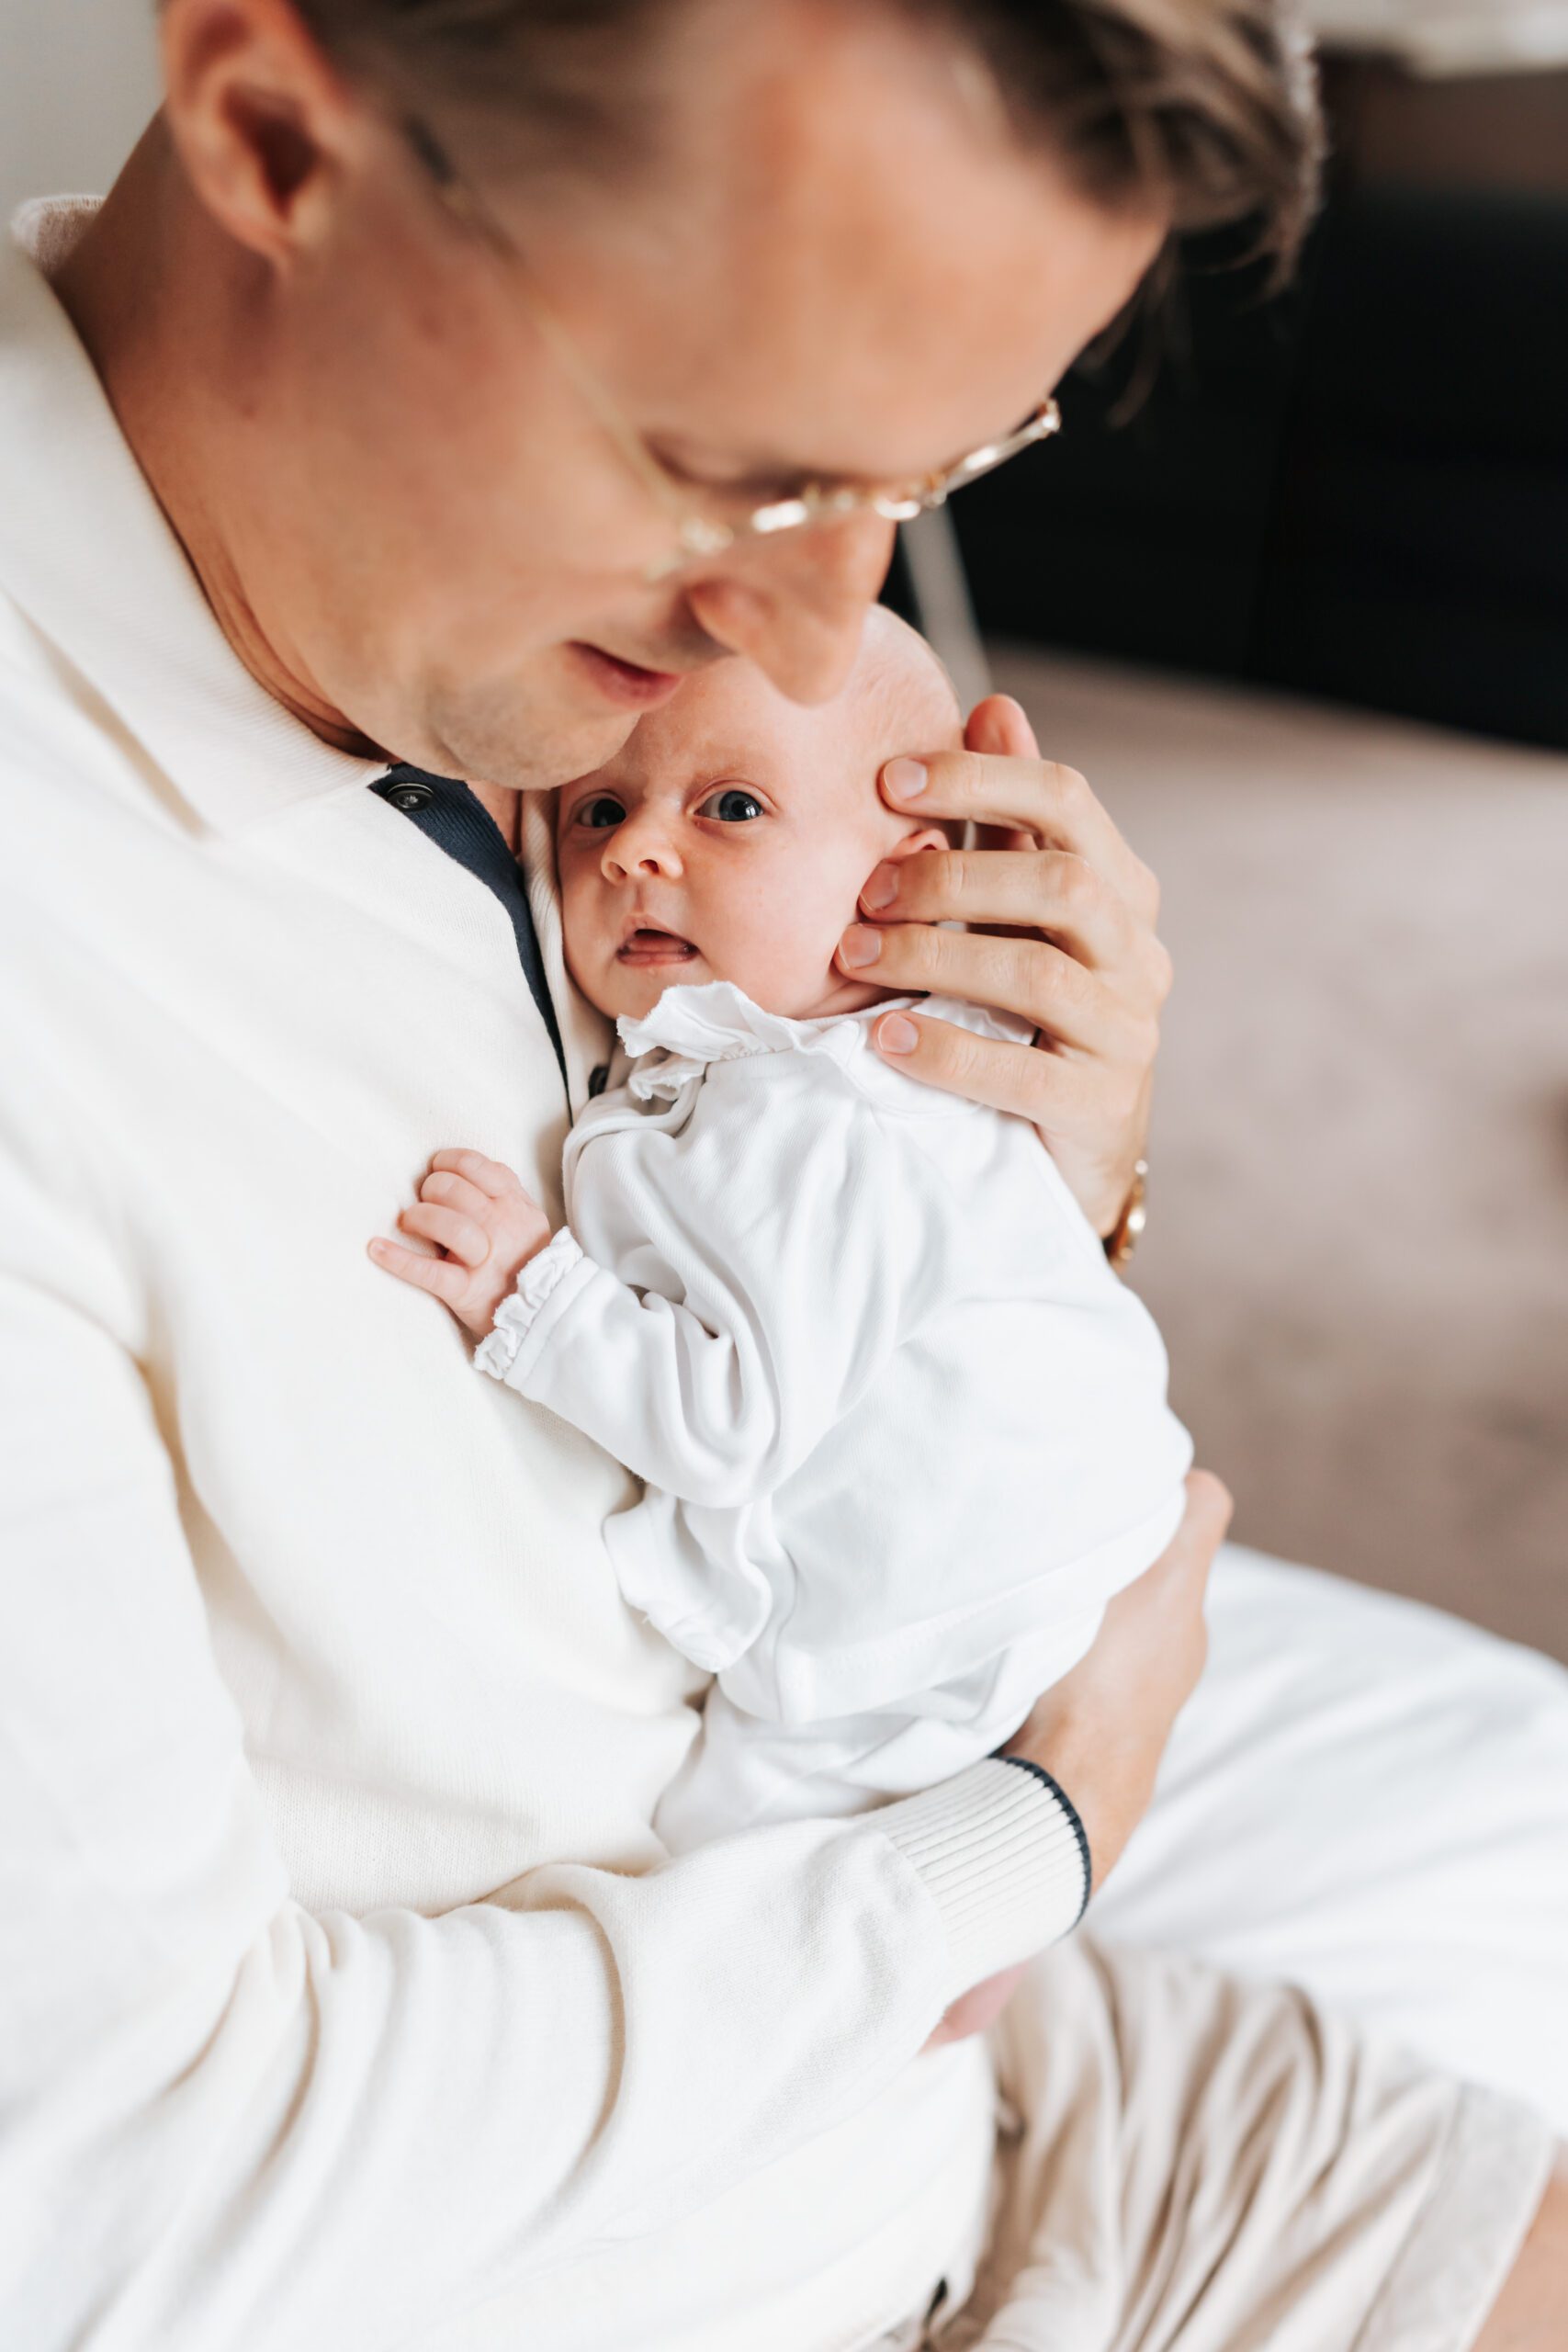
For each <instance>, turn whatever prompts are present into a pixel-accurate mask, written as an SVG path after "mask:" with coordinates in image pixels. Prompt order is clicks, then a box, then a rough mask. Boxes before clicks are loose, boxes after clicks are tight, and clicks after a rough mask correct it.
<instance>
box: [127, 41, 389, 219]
mask: <svg viewBox="0 0 1568 2352" xmlns="http://www.w3.org/2000/svg"><path fill="white" fill-rule="evenodd" d="M160 38H161V46H162V50H163V59H164V94H165V95H164V121H165V123H166V124H167V127H168V130H169V135H170V137H171V138H172V140H173V141H174V143H175V148H176V150H177V151H178V153H179V157H180V160H181V162H182V164H184V166H185V170H186V175H187V177H188V178H189V180H190V183H191V185H192V187H194V188H195V190H196V192H197V196H198V197H199V198H200V199H201V201H202V203H203V204H204V205H205V206H206V208H207V209H208V211H209V212H210V213H211V215H212V217H213V219H214V220H217V221H219V222H220V224H221V226H222V227H223V228H225V229H226V230H227V231H228V232H229V233H230V235H231V237H234V238H236V239H237V240H238V242H239V243H241V244H243V245H247V246H249V247H250V249H251V250H252V252H254V253H256V254H261V255H262V256H264V257H265V259H267V260H270V261H273V262H276V263H281V264H287V262H288V259H289V257H290V256H291V255H292V254H294V253H296V252H297V251H298V250H299V248H300V247H301V246H302V245H305V244H309V243H312V242H313V241H314V240H315V239H316V238H317V237H319V236H320V235H321V232H322V230H323V228H324V225H325V221H326V220H327V218H328V216H329V214H330V210H331V206H332V202H333V197H334V195H335V193H336V192H337V190H338V189H339V187H341V184H342V178H343V172H344V165H345V164H346V163H347V161H348V159H349V156H350V154H351V153H352V152H353V150H354V146H355V140H356V133H357V135H358V137H359V138H362V137H363V130H362V126H361V120H360V116H359V110H358V109H357V108H356V107H355V101H354V99H353V96H352V95H351V93H350V92H349V90H348V87H347V85H345V84H344V82H343V80H342V79H341V78H340V76H339V75H338V74H337V72H336V71H335V69H334V68H333V64H332V62H331V61H330V59H329V58H328V57H327V55H326V53H325V51H323V50H322V49H321V45H320V43H319V42H318V41H317V40H315V38H314V36H313V35H312V34H311V32H310V28H309V27H308V26H307V25H306V23H305V21H304V19H303V17H301V16H300V15H299V11H298V9H297V8H296V7H295V6H293V5H292V0H165V5H164V11H163V17H162V21H161V27H160Z"/></svg>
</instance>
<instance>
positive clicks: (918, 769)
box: [882, 760, 930, 800]
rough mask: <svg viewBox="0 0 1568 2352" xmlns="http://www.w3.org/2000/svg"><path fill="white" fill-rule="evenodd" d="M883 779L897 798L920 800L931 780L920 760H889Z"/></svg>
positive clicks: (883, 772)
mask: <svg viewBox="0 0 1568 2352" xmlns="http://www.w3.org/2000/svg"><path fill="white" fill-rule="evenodd" d="M882 781H883V783H884V784H885V785H886V786H887V789H888V791H889V792H890V793H891V794H892V795H893V797H894V798H895V799H896V800H918V799H919V796H920V794H921V793H922V792H923V791H924V790H925V788H926V786H927V783H928V782H929V781H930V779H929V778H928V776H927V775H926V771H925V763H924V762H923V761H920V760H889V761H888V763H887V765H886V767H885V768H884V769H883V771H882Z"/></svg>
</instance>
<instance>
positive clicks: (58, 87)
mask: <svg viewBox="0 0 1568 2352" xmlns="http://www.w3.org/2000/svg"><path fill="white" fill-rule="evenodd" d="M153 11H154V0H0V221H4V220H6V219H8V218H9V216H10V213H11V211H12V209H13V208H14V207H15V206H16V205H17V204H18V203H19V202H20V201H21V199H22V198H23V197H25V196H45V195H65V194H78V193H81V192H82V191H84V190H88V189H92V190H102V189H103V188H106V187H107V186H108V184H109V182H110V180H111V179H112V178H113V177H114V175H115V173H116V172H117V171H118V168H119V166H120V164H121V163H122V162H123V160H124V158H125V156H126V154H127V153H129V151H130V147H131V145H132V143H133V142H134V141H135V139H136V137H137V135H138V133H139V132H140V131H141V128H142V126H143V124H144V123H145V122H146V120H147V118H148V116H149V115H150V114H151V113H152V108H153V107H154V105H155V104H156V102H157V87H158V76H157V63H156V57H155V52H154V46H153V36H152V20H153Z"/></svg>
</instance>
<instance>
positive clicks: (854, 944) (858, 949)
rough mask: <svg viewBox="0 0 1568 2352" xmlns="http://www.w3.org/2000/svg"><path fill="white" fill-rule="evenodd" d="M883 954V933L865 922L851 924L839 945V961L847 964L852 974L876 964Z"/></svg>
mask: <svg viewBox="0 0 1568 2352" xmlns="http://www.w3.org/2000/svg"><path fill="white" fill-rule="evenodd" d="M881 953H882V933H880V932H879V931H873V930H872V929H871V927H870V925H869V924H867V923H863V922H852V923H851V925H850V927H849V929H848V931H846V932H845V933H844V935H843V938H842V939H841V940H840V943H839V961H840V964H847V965H848V966H849V967H850V969H851V971H852V972H858V971H861V970H862V969H863V967H865V966H866V965H867V964H874V963H875V961H876V959H877V957H878V956H880V955H881Z"/></svg>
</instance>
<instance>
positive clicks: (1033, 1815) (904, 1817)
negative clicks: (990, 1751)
mask: <svg viewBox="0 0 1568 2352" xmlns="http://www.w3.org/2000/svg"><path fill="white" fill-rule="evenodd" d="M866 1826H867V1827H868V1828H870V1827H874V1828H876V1829H878V1830H880V1831H881V1832H882V1834H883V1835H884V1836H885V1837H886V1838H891V1840H892V1842H893V1843H894V1845H895V1846H897V1849H898V1850H899V1852H900V1853H901V1854H902V1855H903V1856H904V1858H905V1860H907V1861H908V1862H910V1863H912V1864H913V1866H914V1868H915V1869H916V1870H917V1871H919V1874H920V1876H921V1878H922V1879H923V1880H924V1881H925V1883H926V1885H927V1888H928V1889H929V1890H930V1893H931V1896H932V1898H933V1900H934V1901H935V1903H936V1906H937V1909H938V1910H939V1911H940V1912H941V1914H942V1926H943V1928H944V1929H945V1931H946V1935H947V1942H948V1950H949V1951H950V1953H951V1955H952V1959H953V1981H952V1988H951V1994H950V1997H952V1998H956V1997H957V1996H958V1995H959V1994H960V1993H964V1992H967V1991H968V1989H969V1987H970V1986H971V1985H978V1984H980V1983H981V1982H982V1981H983V1980H984V1979H985V1978H986V1977H987V1976H994V1975H995V1974H996V1973H997V1972H998V1969H1003V1968H1011V1967H1012V1966H1013V1964H1014V1962H1017V1961H1021V1960H1027V1959H1029V1957H1030V1956H1031V1954H1032V1953H1033V1952H1037V1951H1043V1950H1044V1948H1045V1946H1046V1945H1047V1944H1054V1943H1055V1942H1057V1941H1058V1940H1059V1939H1060V1938H1061V1937H1063V1936H1065V1935H1066V1934H1067V1932H1068V1931H1069V1929H1070V1928H1073V1927H1074V1926H1076V1924H1077V1920H1078V1918H1079V1917H1080V1916H1081V1914H1082V1911H1083V1907H1084V1903H1085V1901H1086V1899H1087V1896H1088V1892H1089V1872H1088V1869H1087V1866H1086V1863H1085V1858H1084V1851H1083V1848H1082V1845H1081V1843H1080V1840H1081V1838H1082V1835H1083V1833H1082V1831H1081V1829H1080V1828H1079V1827H1078V1826H1077V1818H1076V1816H1075V1815H1073V1813H1072V1810H1071V1808H1070V1807H1069V1806H1066V1805H1065V1804H1063V1802H1062V1799H1061V1796H1060V1792H1058V1791H1056V1790H1055V1788H1054V1787H1053V1786H1051V1785H1049V1784H1048V1783H1047V1781H1045V1779H1044V1778H1043V1777H1036V1775H1034V1774H1033V1773H1032V1772H1021V1771H1018V1770H1016V1769H1015V1768H1014V1766H1013V1765H1012V1764H1011V1763H1010V1762H1004V1761H1002V1760H1001V1759H999V1758H989V1757H988V1758H986V1759H985V1761H984V1762H982V1763H979V1764H971V1766H970V1767H969V1770H967V1771H966V1772H960V1773H959V1774H958V1775H957V1776H956V1778H955V1779H953V1780H951V1781H942V1783H941V1785H940V1786H939V1787H937V1788H934V1789H927V1790H926V1791H925V1792H924V1793H923V1794H922V1795H920V1796H918V1797H905V1798H903V1799H901V1800H900V1801H899V1803H898V1804H889V1805H884V1806H883V1807H882V1808H881V1809H880V1811H878V1812H877V1813H874V1814H873V1815H870V1816H869V1817H868V1819H867V1823H866Z"/></svg>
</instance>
